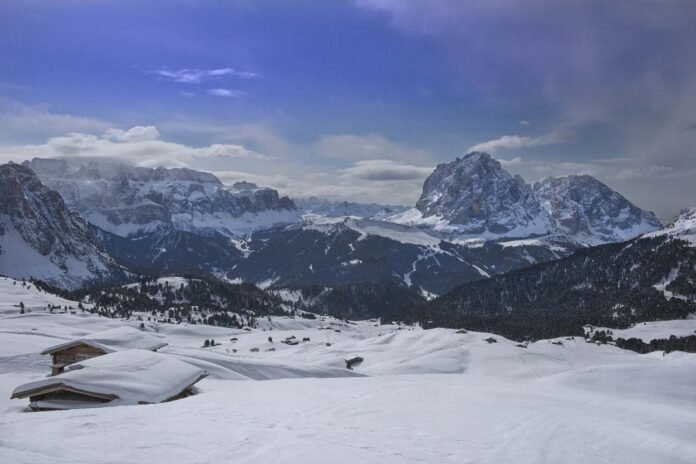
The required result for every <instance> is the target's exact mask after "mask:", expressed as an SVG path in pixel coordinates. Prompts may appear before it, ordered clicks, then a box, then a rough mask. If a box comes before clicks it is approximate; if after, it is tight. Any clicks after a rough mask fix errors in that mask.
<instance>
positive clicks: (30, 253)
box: [0, 163, 121, 288]
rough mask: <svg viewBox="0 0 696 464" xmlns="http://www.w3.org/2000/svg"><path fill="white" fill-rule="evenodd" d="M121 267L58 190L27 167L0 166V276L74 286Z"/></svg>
mask: <svg viewBox="0 0 696 464" xmlns="http://www.w3.org/2000/svg"><path fill="white" fill-rule="evenodd" d="M120 270H121V268H120V267H119V266H117V265H116V264H115V263H114V260H113V259H112V258H111V257H110V256H109V255H108V254H106V253H105V252H104V251H103V249H102V248H101V246H100V245H99V244H98V241H97V239H96V237H95V235H94V233H93V232H92V229H91V227H89V224H87V222H86V221H85V220H84V219H83V218H82V217H80V215H79V214H77V213H73V212H70V211H69V210H68V208H66V206H65V203H64V202H63V199H62V198H61V196H60V194H58V192H56V191H54V190H51V189H49V188H47V187H46V186H45V185H43V184H42V183H41V181H40V180H39V178H38V177H37V176H36V175H35V174H34V173H33V172H32V170H31V169H29V168H27V167H25V166H21V165H19V164H14V163H9V164H4V165H2V166H0V274H4V275H8V276H11V277H14V278H32V277H33V278H37V279H41V280H44V281H46V282H49V283H51V284H53V285H56V286H60V287H64V288H73V287H76V286H78V285H80V284H81V283H84V282H85V281H88V280H92V279H97V278H105V277H109V276H111V275H112V274H113V273H114V272H119V271H120Z"/></svg>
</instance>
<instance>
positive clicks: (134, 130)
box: [102, 126, 160, 142]
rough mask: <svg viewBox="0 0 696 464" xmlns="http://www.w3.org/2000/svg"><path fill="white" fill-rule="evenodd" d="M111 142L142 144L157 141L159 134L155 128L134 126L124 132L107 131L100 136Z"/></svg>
mask: <svg viewBox="0 0 696 464" xmlns="http://www.w3.org/2000/svg"><path fill="white" fill-rule="evenodd" d="M102 137H103V138H105V139H107V140H111V141H112V142H142V141H144V140H157V139H158V138H160V133H159V131H158V130H157V128H156V127H155V126H135V127H131V128H130V129H128V130H126V131H124V130H122V129H109V130H107V131H106V132H104V135H102Z"/></svg>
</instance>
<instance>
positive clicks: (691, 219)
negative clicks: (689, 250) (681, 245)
mask: <svg viewBox="0 0 696 464" xmlns="http://www.w3.org/2000/svg"><path fill="white" fill-rule="evenodd" d="M645 237H646V238H651V237H670V238H674V239H679V240H684V241H686V242H688V243H690V244H691V245H692V246H696V207H691V208H686V209H684V210H683V211H682V212H681V213H679V215H677V217H676V218H674V221H672V223H671V224H669V225H668V226H666V227H664V228H663V229H660V230H657V231H655V232H652V233H649V234H646V235H645Z"/></svg>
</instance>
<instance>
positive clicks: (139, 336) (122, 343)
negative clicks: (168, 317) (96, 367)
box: [41, 327, 167, 354]
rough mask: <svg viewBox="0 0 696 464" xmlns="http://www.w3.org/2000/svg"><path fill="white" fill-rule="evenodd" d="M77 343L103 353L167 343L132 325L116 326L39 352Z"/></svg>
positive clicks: (155, 348) (139, 348)
mask: <svg viewBox="0 0 696 464" xmlns="http://www.w3.org/2000/svg"><path fill="white" fill-rule="evenodd" d="M79 345H88V346H92V347H94V348H97V349H99V350H102V351H103V352H104V353H113V352H114V351H121V350H136V349H138V350H150V351H153V350H157V349H159V348H162V347H163V346H165V345H167V343H166V342H163V341H162V340H161V339H160V338H157V337H155V336H153V335H150V334H148V333H146V332H142V331H140V330H138V329H134V328H132V327H118V328H115V329H110V330H105V331H103V332H96V333H93V334H90V335H87V336H84V337H81V338H78V339H76V340H70V341H68V342H64V343H61V344H59V345H54V346H51V347H49V348H46V349H45V350H43V351H42V352H41V354H53V353H55V352H56V351H62V350H66V349H68V348H72V347H74V346H79Z"/></svg>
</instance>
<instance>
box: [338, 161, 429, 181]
mask: <svg viewBox="0 0 696 464" xmlns="http://www.w3.org/2000/svg"><path fill="white" fill-rule="evenodd" d="M432 172H433V168H432V167H422V166H414V165H411V164H402V163H399V162H396V161H392V160H379V159H377V160H363V161H358V162H356V163H355V164H353V166H351V167H349V168H346V169H344V170H343V173H344V175H346V176H349V177H351V178H358V179H363V180H372V181H399V180H414V179H419V180H420V181H423V180H425V178H426V177H427V176H428V175H430V173H432Z"/></svg>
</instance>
